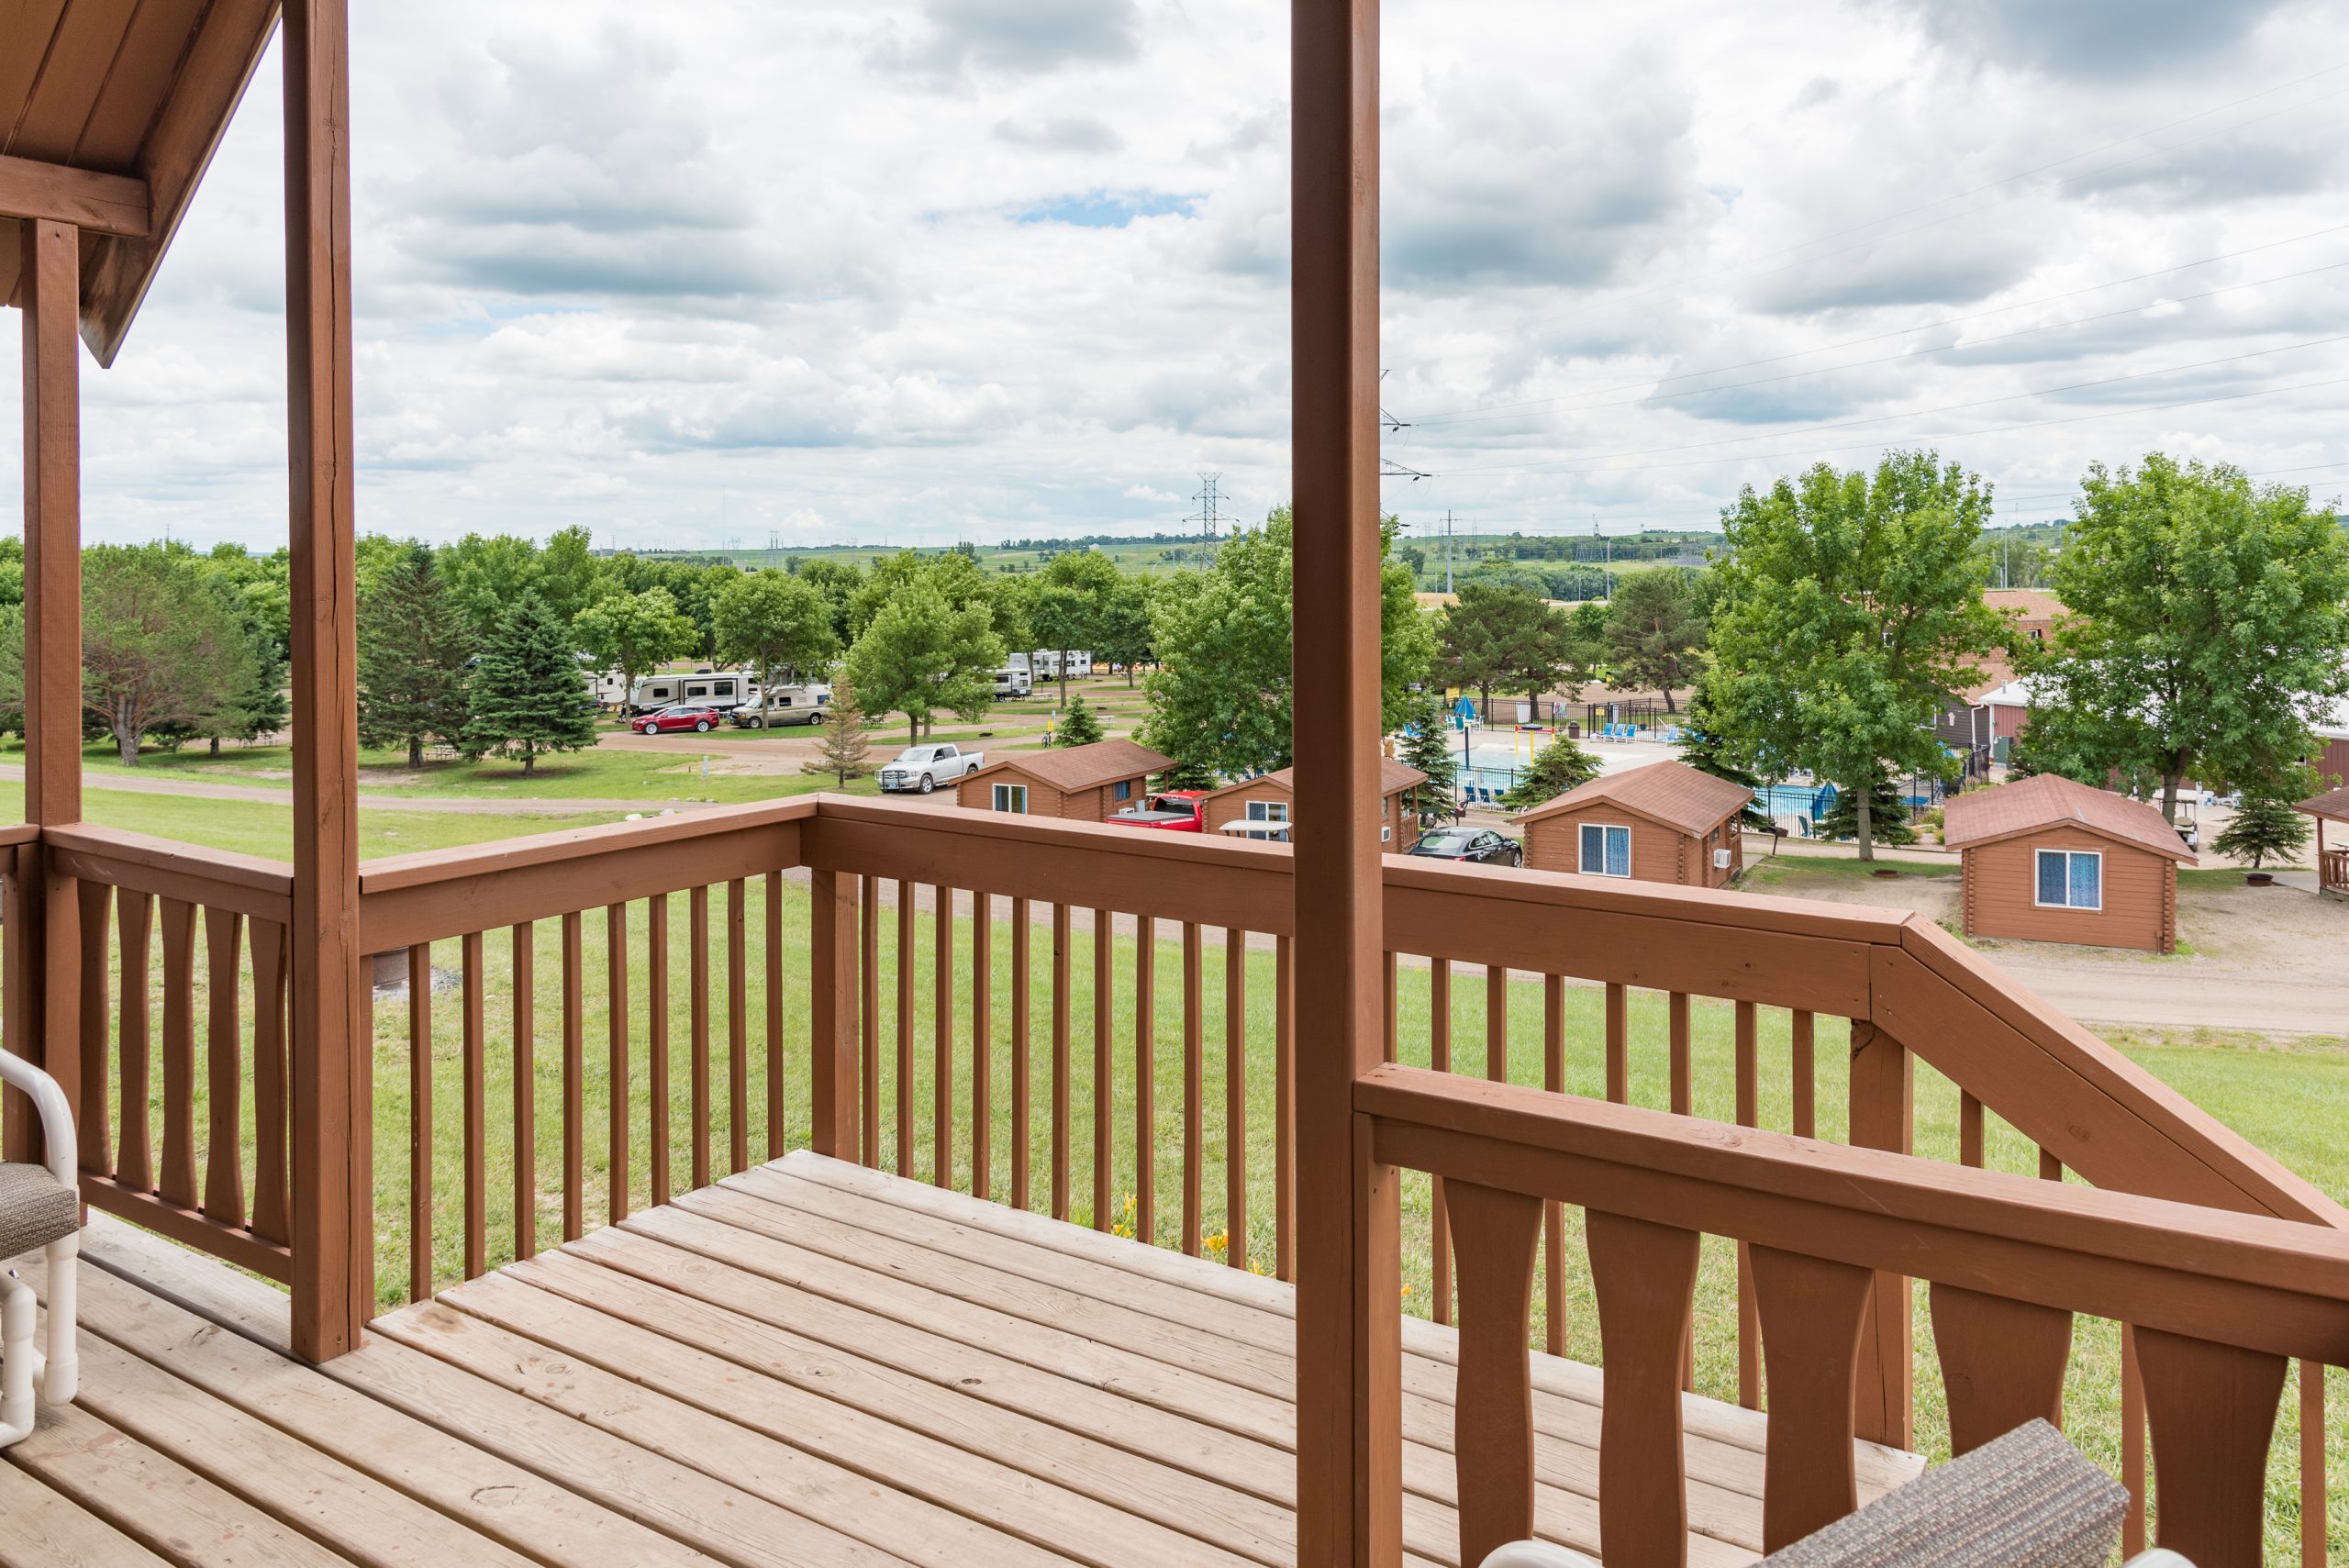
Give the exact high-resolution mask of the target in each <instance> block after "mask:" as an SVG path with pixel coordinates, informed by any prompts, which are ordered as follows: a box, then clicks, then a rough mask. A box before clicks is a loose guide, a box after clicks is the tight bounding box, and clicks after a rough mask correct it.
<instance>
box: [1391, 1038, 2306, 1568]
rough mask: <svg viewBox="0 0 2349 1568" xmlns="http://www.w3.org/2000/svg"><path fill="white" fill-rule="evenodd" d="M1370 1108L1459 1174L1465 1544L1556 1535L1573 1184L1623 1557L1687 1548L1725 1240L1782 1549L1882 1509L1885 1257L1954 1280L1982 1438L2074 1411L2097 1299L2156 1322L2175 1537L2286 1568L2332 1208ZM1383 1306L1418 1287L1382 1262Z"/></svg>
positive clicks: (1649, 1131)
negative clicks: (1753, 1340)
mask: <svg viewBox="0 0 2349 1568" xmlns="http://www.w3.org/2000/svg"><path fill="white" fill-rule="evenodd" d="M1354 1103H1355V1109H1356V1111H1357V1113H1358V1115H1359V1116H1360V1117H1361V1118H1363V1119H1364V1123H1365V1125H1366V1127H1367V1129H1368V1130H1369V1132H1370V1135H1371V1143H1372V1148H1373V1151H1374V1152H1373V1158H1374V1159H1375V1161H1376V1162H1381V1163H1386V1164H1394V1165H1400V1166H1406V1167H1409V1168H1411V1169H1415V1170H1421V1171H1427V1172H1431V1173H1439V1174H1442V1176H1444V1177H1445V1178H1446V1179H1447V1180H1448V1181H1449V1182H1450V1184H1451V1193H1452V1199H1453V1207H1454V1209H1455V1211H1456V1214H1457V1222H1456V1226H1455V1230H1454V1241H1455V1244H1456V1246H1457V1248H1458V1251H1459V1256H1460V1267H1461V1275H1462V1281H1463V1296H1462V1302H1461V1307H1462V1315H1463V1321H1462V1335H1461V1345H1460V1389H1459V1402H1460V1418H1459V1421H1458V1423H1457V1426H1456V1429H1455V1430H1456V1433H1457V1438H1456V1441H1455V1445H1454V1447H1455V1451H1456V1455H1457V1460H1458V1466H1459V1485H1460V1517H1461V1525H1460V1529H1461V1561H1462V1562H1477V1561H1479V1560H1481V1559H1482V1557H1483V1555H1484V1554H1485V1553H1486V1551H1489V1550H1490V1549H1491V1548H1493V1547H1495V1546H1497V1545H1499V1544H1501V1543H1502V1542H1505V1541H1508V1540H1519V1539H1522V1538H1525V1537H1528V1536H1530V1535H1531V1533H1532V1526H1533V1482H1532V1451H1533V1433H1532V1427H1531V1367H1530V1361H1529V1357H1528V1353H1527V1351H1526V1339H1527V1322H1526V1318H1527V1310H1528V1304H1529V1302H1530V1299H1531V1273H1532V1266H1533V1256H1534V1249H1535V1240H1536V1235H1537V1232H1538V1230H1539V1228H1540V1225H1541V1219H1542V1204H1543V1203H1544V1202H1545V1201H1546V1202H1553V1203H1556V1202H1563V1203H1569V1204H1575V1205H1578V1206H1581V1207H1583V1209H1584V1211H1585V1215H1586V1227H1587V1233H1588V1237H1589V1248H1590V1262H1591V1268H1592V1271H1593V1274H1594V1277H1595V1280H1596V1282H1597V1289H1598V1309H1599V1315H1600V1318H1601V1320H1602V1333H1603V1334H1604V1336H1605V1340H1606V1352H1605V1356H1604V1358H1603V1362H1602V1375H1603V1377H1604V1386H1605V1396H1604V1412H1605V1414H1604V1418H1603V1423H1602V1429H1601V1434H1600V1453H1599V1487H1598V1509H1599V1529H1600V1536H1601V1550H1602V1551H1603V1553H1604V1555H1605V1557H1606V1560H1607V1561H1608V1562H1624V1563H1636V1564H1646V1563H1668V1562H1680V1561H1683V1560H1684V1554H1685V1551H1686V1541H1687V1498H1686V1478H1685V1475H1684V1473H1683V1468H1682V1463H1683V1462H1682V1439H1681V1431H1680V1421H1681V1416H1680V1408H1679V1399H1680V1389H1679V1381H1680V1380H1679V1370H1680V1366H1681V1364H1682V1360H1683V1357H1684V1356H1685V1355H1686V1353H1687V1345H1688V1340H1689V1335H1690V1332H1691V1304H1692V1301H1693V1299H1694V1289H1695V1284H1696V1273H1697V1260H1698V1243H1699V1240H1700V1238H1701V1237H1702V1236H1704V1235H1707V1234H1711V1235H1722V1236H1729V1237H1732V1238H1734V1239H1735V1240H1737V1241H1738V1242H1739V1243H1740V1244H1741V1245H1742V1246H1744V1247H1746V1248H1747V1249H1749V1251H1750V1253H1751V1256H1752V1259H1753V1270H1752V1273H1753V1281H1754V1284H1755V1294H1756V1296H1757V1305H1758V1313H1759V1318H1760V1321H1761V1325H1762V1335H1763V1340H1764V1349H1765V1366H1766V1368H1767V1371H1768V1373H1769V1374H1770V1386H1771V1405H1770V1423H1769V1428H1768V1434H1767V1439H1766V1444H1767V1446H1766V1451H1765V1497H1764V1506H1763V1531H1764V1545H1765V1551H1776V1550H1777V1549H1778V1548H1780V1547H1783V1546H1785V1545H1787V1544H1788V1543H1789V1542H1791V1541H1794V1540H1798V1539H1800V1538H1801V1537H1802V1536H1804V1535H1807V1534H1809V1533H1810V1532H1811V1531H1813V1530H1815V1529H1819V1528H1820V1527H1821V1526H1823V1525H1826V1524H1829V1523H1831V1522H1832V1521H1833V1520H1835V1519H1837V1518H1841V1517H1842V1516H1843V1515H1844V1514H1847V1513H1849V1512H1851V1511H1852V1509H1853V1508H1854V1507H1856V1506H1857V1497H1858V1495H1857V1485H1856V1479H1855V1475H1854V1447H1853V1440H1854V1424H1853V1408H1854V1404H1853V1396H1854V1385H1853V1369H1854V1367H1855V1365H1856V1364H1857V1360H1858V1354H1859V1349H1860V1342H1861V1339H1862V1336H1863V1334H1864V1332H1865V1321H1866V1315H1867V1310H1868V1297H1869V1294H1870V1291H1871V1289H1872V1286H1873V1282H1874V1280H1875V1279H1876V1277H1877V1276H1878V1275H1879V1274H1880V1273H1882V1272H1884V1271H1887V1270H1898V1271H1899V1272H1901V1273H1909V1274H1915V1275H1918V1276H1920V1277H1922V1278H1925V1279H1928V1280H1930V1281H1931V1282H1932V1316H1933V1324H1934V1330H1935V1341H1936V1349H1937V1351H1938V1357H1939V1361H1940V1364H1941V1372H1942V1376H1943V1384H1944V1386H1945V1388H1946V1392H1947V1397H1948V1400H1949V1410H1950V1424H1951V1432H1952V1439H1953V1446H1954V1448H1955V1449H1957V1450H1958V1451H1965V1450H1968V1449H1971V1448H1974V1447H1977V1446H1979V1445H1980V1444H1981V1443H1983V1442H1985V1441H1987V1440H1989V1439H1990V1438H1992V1437H1995V1436H1997V1435H1998V1434H1999V1433H2002V1432H2005V1431H2008V1430H2009V1429H2012V1428H2014V1427H2016V1426H2018V1425H2020V1424H2021V1423H2022V1422H2024V1421H2027V1420H2030V1419H2032V1418H2034V1417H2043V1418H2049V1419H2052V1420H2056V1421H2060V1420H2061V1419H2062V1415H2063V1403H2064V1401H2063V1390H2064V1376H2065V1364H2066V1362H2067V1360H2068V1355H2069V1351H2070V1347H2071V1341H2072V1333H2073V1317H2074V1315H2075V1314H2076V1313H2085V1314H2089V1315H2092V1316H2095V1317H2100V1318H2110V1319H2112V1320H2114V1321H2116V1322H2119V1323H2121V1324H2124V1325H2127V1326H2128V1330H2127V1331H2128V1333H2129V1337H2130V1339H2131V1340H2132V1344H2133V1347H2134V1354H2135V1361H2136V1367H2137V1373H2138V1376H2139V1378H2140V1379H2141V1380H2142V1384H2143V1389H2144V1398H2145V1413H2146V1418H2147V1419H2148V1421H2149V1422H2150V1425H2151V1428H2152V1437H2153V1445H2154V1455H2155V1460H2156V1465H2157V1472H2158V1474H2159V1475H2160V1476H2161V1477H2162V1478H2163V1485H2162V1489H2161V1492H2160V1496H2159V1499H2158V1501H2159V1513H2158V1518H2159V1527H2160V1534H2159V1540H2160V1544H2162V1545H2164V1546H2166V1547H2169V1548H2171V1549H2173V1550H2175V1551H2179V1552H2181V1553H2183V1554H2185V1555H2186V1556H2187V1557H2188V1558H2189V1559H2190V1560H2191V1561H2192V1562H2196V1563H2198V1564H2199V1565H2200V1568H2253V1565H2254V1564H2257V1563H2258V1562H2260V1561H2261V1556H2262V1550H2263V1546H2262V1537H2263V1527H2264V1520H2265V1488H2266V1468H2267V1455H2268V1448H2269V1444H2270V1442H2271V1440H2272V1436H2273V1430H2274V1424H2275V1419H2276V1414H2277V1405H2278V1401H2279V1399H2280V1396H2281V1394H2282V1390H2283V1387H2284V1382H2285V1375H2286V1373H2287V1370H2288V1365H2289V1363H2290V1362H2291V1361H2292V1360H2294V1359H2298V1360H2299V1362H2300V1363H2301V1366H2302V1370H2303V1376H2304V1386H2305V1376H2306V1373H2307V1371H2308V1369H2309V1368H2310V1367H2312V1366H2314V1367H2322V1366H2339V1365H2343V1364H2344V1363H2349V1235H2344V1234H2343V1232H2341V1231H2340V1230H2337V1229H2331V1228H2325V1227H2318V1226H2310V1225H2306V1224H2296V1223H2291V1222H2288V1221H2283V1220H2277V1219H2268V1218H2252V1217H2247V1216H2240V1215H2225V1214H2221V1213H2217V1212H2214V1211H2212V1210H2210V1209H2209V1208H2206V1207H2199V1206H2193V1205H2186V1204H2176V1203H2166V1202H2163V1201H2160V1200H2157V1199H2146V1198H2141V1197H2135V1196H2132V1195H2123V1194H2109V1193H2097V1192H2087V1191H2082V1190H2079V1189H2077V1188H2074V1187H2055V1186H2052V1185H2050V1184H2042V1183H2037V1182H2033V1181H2031V1180H2029V1179H2027V1178H2021V1177H2017V1176H2011V1175H2006V1174H2002V1173H1994V1172H1981V1171H1970V1170H1969V1171H1948V1170H1943V1169H1935V1168H1934V1167H1932V1166H1930V1165H1926V1164H1924V1163H1922V1162H1917V1161H1914V1160H1904V1159H1901V1158H1898V1157H1897V1156H1891V1155H1886V1154H1882V1153H1878V1152H1876V1151H1868V1150H1860V1149H1845V1148H1838V1147H1835V1146H1833V1145H1830V1144H1824V1143H1820V1142H1819V1141H1817V1140H1810V1139H1802V1138H1796V1137H1791V1136H1787V1135H1784V1134H1776V1133H1767V1132H1756V1131H1749V1130H1744V1129H1728V1128H1722V1127H1719V1126H1707V1125H1703V1124H1698V1123H1692V1122H1689V1121H1687V1120H1685V1119H1683V1118H1675V1117H1671V1116H1668V1115H1658V1114H1656V1113H1654V1112H1653V1111H1646V1110H1642V1109H1637V1108H1632V1107H1626V1106H1609V1105H1603V1104H1597V1103H1593V1102H1591V1101H1588V1100H1579V1099H1574V1098H1568V1097H1564V1096H1557V1095H1545V1094H1542V1093H1539V1092H1534V1091H1529V1090H1526V1089H1522V1088H1518V1087H1514V1086H1510V1085H1506V1084H1479V1083H1475V1082H1473V1081H1469V1080H1464V1079H1461V1078H1457V1077H1453V1076H1451V1075H1448V1074H1442V1073H1428V1072H1422V1071H1416V1070H1413V1069H1410V1068H1403V1067H1387V1068H1382V1069H1380V1070H1378V1071H1377V1072H1375V1073H1373V1074H1372V1075H1371V1076H1370V1077H1368V1078H1366V1079H1364V1080H1363V1081H1362V1082H1361V1083H1360V1084H1358V1086H1357V1091H1356V1095H1355V1102H1354ZM1379 1266H1383V1267H1384V1268H1386V1270H1388V1271H1390V1272H1391V1271H1393V1270H1394V1268H1395V1267H1396V1260H1395V1259H1394V1258H1393V1257H1392V1256H1391V1255H1390V1256H1389V1257H1386V1258H1385V1259H1383V1260H1380V1262H1379ZM1367 1299H1368V1300H1370V1301H1372V1302H1374V1303H1376V1302H1380V1301H1382V1300H1383V1299H1388V1298H1387V1297H1384V1296H1382V1293H1381V1292H1380V1291H1379V1290H1378V1289H1376V1288H1375V1282H1374V1288H1372V1289H1371V1290H1370V1291H1369V1292H1368V1293H1367ZM2303 1415H2304V1418H2305V1417H2306V1415H2307V1412H2306V1411H2305V1410H2304V1412H2303ZM1390 1424H1391V1423H1390ZM2321 1429H2322V1428H2321V1418H2319V1423H2318V1426H2317V1428H2316V1430H2317V1431H2318V1432H2319V1433H2320V1434H2321ZM2315 1451H2316V1453H2317V1454H2318V1455H2319V1456H2320V1458H2319V1460H2318V1464H2317V1469H2316V1471H2315V1473H2313V1474H2311V1475H2310V1476H2307V1477H2305V1478H2304V1481H2305V1482H2306V1484H2308V1485H2310V1488H2311V1491H2310V1495H2311V1496H2312V1498H2313V1499H2314V1500H2315V1505H2316V1506H2315V1507H2313V1508H2311V1509H2310V1510H2309V1513H2310V1516H2311V1517H2312V1518H2313V1520H2314V1528H2315V1529H2317V1530H2318V1531H2320V1532H2321V1530H2322V1529H2323V1523H2322V1520H2323V1515H2324V1511H2325V1510H2324V1508H2323V1507H2322V1499H2323V1497H2324V1489H2323V1483H2322V1472H2321V1437H2320V1439H2319V1446H2318V1447H2317V1449H2316V1450H2315ZM2303 1452H2304V1453H2306V1452H2308V1450H2307V1449H2305V1448H2304V1450H2303ZM2317 1540H2319V1541H2321V1533H2320V1535H2319V1536H2318V1537H2317ZM2318 1560H2320V1561H2321V1546H2320V1547H2319V1549H2318Z"/></svg>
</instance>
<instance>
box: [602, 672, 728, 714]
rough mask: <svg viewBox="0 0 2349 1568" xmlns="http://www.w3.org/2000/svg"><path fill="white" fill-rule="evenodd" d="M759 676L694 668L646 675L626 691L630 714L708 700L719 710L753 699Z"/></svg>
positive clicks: (709, 703) (708, 702) (710, 704)
mask: <svg viewBox="0 0 2349 1568" xmlns="http://www.w3.org/2000/svg"><path fill="white" fill-rule="evenodd" d="M758 695H759V682H758V677H757V676H755V675H753V674H751V673H750V672H749V671H748V670H696V671H695V672H694V673H691V674H689V675H674V674H671V675H647V676H646V677H645V678H644V679H643V680H640V681H639V682H637V684H635V686H634V687H632V688H631V689H630V690H629V694H628V706H629V712H631V713H651V711H652V710H653V709H654V708H656V707H667V706H670V705H672V704H674V703H682V702H697V703H707V704H708V705H709V706H712V707H715V708H721V709H731V708H736V707H740V706H742V704H744V703H746V702H755V701H757V700H758Z"/></svg>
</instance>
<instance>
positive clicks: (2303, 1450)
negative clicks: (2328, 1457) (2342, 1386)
mask: <svg viewBox="0 0 2349 1568" xmlns="http://www.w3.org/2000/svg"><path fill="white" fill-rule="evenodd" d="M2330 1513H2331V1510H2330V1509H2329V1508H2328V1507H2326V1494H2325V1490H2324V1366H2323V1364H2322V1363H2321V1362H2300V1568H2324V1563H2325V1556H2326V1551H2327V1549H2328V1545H2329V1542H2328V1537H2329V1536H2330V1535H2331V1534H2332V1529H2331V1523H2332V1521H2331V1519H2330V1518H2329V1515H2330Z"/></svg>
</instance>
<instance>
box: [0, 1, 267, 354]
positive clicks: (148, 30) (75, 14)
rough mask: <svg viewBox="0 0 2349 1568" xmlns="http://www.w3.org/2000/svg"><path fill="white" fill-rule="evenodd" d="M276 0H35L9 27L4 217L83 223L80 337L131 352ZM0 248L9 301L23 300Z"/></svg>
mask: <svg viewBox="0 0 2349 1568" xmlns="http://www.w3.org/2000/svg"><path fill="white" fill-rule="evenodd" d="M278 10H279V7H278V5H277V3H276V0H139V3H137V4H125V3H123V0H26V3H25V4H23V5H20V6H14V7H11V8H10V9H9V11H8V12H7V13H6V20H5V21H0V218H36V219H47V220H50V221H54V222H61V223H69V224H72V225H73V226H74V227H75V228H79V229H80V230H81V231H82V236H83V239H82V254H81V263H82V311H81V329H82V339H83V342H84V343H86V344H88V345H89V349H90V352H91V353H92V354H93V355H95V357H96V359H97V361H98V362H99V363H100V364H102V365H106V364H112V363H113V362H114V359H115V356H116V355H117V353H118V352H120V351H121V349H122V344H123V339H125V338H126V337H127V336H128V333H129V330H130V324H131V321H132V320H133V319H134V318H135V317H137V316H138V314H139V305H140V303H141V302H142V301H143V300H144V299H145V298H146V297H147V291H148V289H149V288H150V286H152V284H153V283H154V280H155V274H156V272H157V271H158V270H159V269H160V268H161V265H162V261H163V255H164V252H165V251H166V250H169V249H170V247H171V242H172V237H173V235H174V234H175V233H177V232H178V229H179V226H180V221H181V219H182V218H184V217H185V216H186V213H187V209H188V206H189V204H190V203H191V202H192V201H193V200H194V198H195V190H196V186H197V185H198V183H201V182H202V180H203V178H204V172H205V170H206V168H207V167H209V165H210V163H211V161H212V154H213V151H214V150H215V149H217V147H218V146H219V144H220V138H221V136H222V134H223V133H224V132H226V131H227V129H228V121H229V119H230V118H231V117H233V116H234V115H235V113H236V109H237V105H238V103H239V100H240V99H241V98H242V97H243V96H244V91H245V85H246V83H248V82H250V80H251V78H252V73H253V70H254V68H255V67H256V66H257V65H258V64H259V63H260V62H261V57H262V50H264V49H266V48H267V47H268V43H269V39H270V35H271V33H272V32H273V30H274V28H275V27H276V25H277V18H278ZM20 271H21V266H20V258H19V256H18V248H17V246H15V245H6V244H0V303H6V304H10V305H16V304H20V303H21V299H20V293H21V290H20V281H21V280H20V277H19V272H20Z"/></svg>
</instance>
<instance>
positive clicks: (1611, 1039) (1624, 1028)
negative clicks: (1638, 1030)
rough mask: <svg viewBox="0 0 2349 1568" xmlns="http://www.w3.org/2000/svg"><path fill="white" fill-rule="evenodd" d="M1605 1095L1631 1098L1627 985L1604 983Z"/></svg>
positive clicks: (1618, 1099) (1621, 1099)
mask: <svg viewBox="0 0 2349 1568" xmlns="http://www.w3.org/2000/svg"><path fill="white" fill-rule="evenodd" d="M1607 1097H1608V1098H1609V1099H1610V1100H1612V1101H1614V1102H1615V1103H1616V1104H1617V1105H1619V1106H1620V1105H1626V1104H1629V1103H1630V1101H1631V988H1630V987H1629V986H1626V985H1623V984H1620V983H1619V982H1616V981H1612V980H1610V981H1609V982H1608V983H1607Z"/></svg>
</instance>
